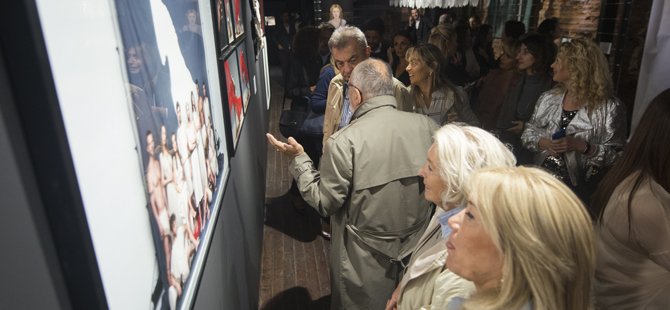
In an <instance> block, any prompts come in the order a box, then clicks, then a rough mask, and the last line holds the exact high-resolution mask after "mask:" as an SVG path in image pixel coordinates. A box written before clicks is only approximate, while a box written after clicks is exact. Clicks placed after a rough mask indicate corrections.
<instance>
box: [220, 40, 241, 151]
mask: <svg viewBox="0 0 670 310" xmlns="http://www.w3.org/2000/svg"><path fill="white" fill-rule="evenodd" d="M237 59H238V58H237V52H235V51H233V52H232V53H230V56H229V57H228V59H227V60H226V61H225V62H224V63H223V67H224V70H225V72H226V91H227V93H228V111H229V112H230V128H231V132H232V136H233V141H232V143H233V147H237V141H238V140H239V138H240V131H241V130H242V124H243V123H244V112H245V110H244V107H243V105H242V90H241V89H240V76H239V71H238V67H239V65H238V61H237Z"/></svg>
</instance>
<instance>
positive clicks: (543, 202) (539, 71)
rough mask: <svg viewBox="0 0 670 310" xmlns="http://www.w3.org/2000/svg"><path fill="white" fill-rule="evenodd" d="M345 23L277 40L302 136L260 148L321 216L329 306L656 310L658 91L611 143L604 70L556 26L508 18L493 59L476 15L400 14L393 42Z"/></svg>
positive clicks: (663, 139)
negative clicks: (302, 107) (289, 59)
mask: <svg viewBox="0 0 670 310" xmlns="http://www.w3.org/2000/svg"><path fill="white" fill-rule="evenodd" d="M333 11H334V10H333V9H332V8H331V13H332V12H333ZM335 11H336V12H337V13H338V14H341V8H339V7H337V8H335ZM337 16H338V18H339V15H337ZM336 22H337V21H336ZM344 23H345V22H344V20H343V19H341V18H340V20H339V23H337V25H334V24H333V21H331V22H329V23H324V24H323V25H320V26H319V27H316V28H315V27H303V28H301V29H298V31H297V34H296V35H295V37H294V39H293V41H292V46H293V47H294V48H295V49H294V51H293V54H294V56H295V58H294V59H295V62H294V63H293V64H291V65H290V66H287V68H288V69H287V72H285V78H286V79H287V81H291V82H290V83H287V84H286V85H287V89H286V92H285V94H286V95H287V96H292V97H291V98H293V99H298V98H304V100H306V101H307V102H308V104H307V110H308V113H309V114H310V117H309V118H308V121H306V123H305V124H307V125H303V132H308V131H309V132H310V133H311V134H310V135H307V134H306V135H301V136H298V137H289V138H288V143H283V142H280V141H278V140H277V139H275V137H273V136H272V135H270V134H268V139H269V141H270V143H271V145H272V146H273V147H274V148H276V150H277V151H278V152H281V153H282V154H284V155H286V156H287V157H289V158H290V159H291V162H290V166H289V172H290V173H291V175H292V176H293V179H294V185H293V189H292V191H291V192H292V193H293V195H294V196H296V198H300V199H294V200H293V202H294V206H295V207H296V208H297V209H301V208H304V207H303V206H302V205H300V203H298V200H302V201H303V202H304V204H306V205H309V206H311V207H312V208H314V209H315V210H316V211H317V212H318V213H319V214H320V215H321V216H323V217H324V219H326V218H327V217H330V224H332V226H331V227H332V231H326V230H327V229H328V228H331V227H327V226H329V225H325V224H324V226H323V228H324V234H325V235H327V236H328V237H330V238H332V239H331V249H330V255H331V257H330V269H331V297H332V307H331V308H332V309H379V308H383V307H385V308H386V309H387V310H393V309H592V308H594V307H597V308H602V309H614V308H616V309H642V308H650V309H651V308H658V309H660V308H667V307H668V305H670V193H669V192H670V179H669V178H668V176H670V151H669V150H668V148H667V145H668V143H670V127H669V126H670V124H669V123H668V122H667V120H668V119H670V104H669V102H670V90H667V91H665V92H663V93H661V94H660V95H659V96H658V97H657V98H656V99H654V101H653V102H651V104H650V106H649V108H648V110H647V112H646V113H645V114H644V116H643V117H642V120H641V121H640V124H641V125H640V127H639V128H638V129H637V130H636V131H635V133H634V135H633V136H632V138H631V140H630V141H629V142H628V146H627V142H626V136H627V128H626V115H625V113H626V108H625V106H624V104H623V103H622V102H621V101H620V100H619V99H617V98H616V97H615V95H614V91H613V88H612V80H611V78H610V73H609V69H608V64H607V61H606V59H605V56H604V55H603V54H602V52H601V51H600V49H599V47H598V46H597V45H596V44H595V43H594V42H592V41H590V40H586V39H572V40H565V42H562V43H560V45H557V44H556V41H557V40H559V39H560V38H561V37H562V32H561V29H560V27H559V26H560V24H559V23H558V20H557V19H547V20H545V21H544V22H543V23H542V24H540V25H539V27H538V32H530V33H525V32H526V27H525V25H524V24H523V23H521V22H518V21H508V22H506V23H505V28H504V29H503V31H502V42H501V43H502V54H501V55H500V56H499V57H497V58H496V56H495V55H494V52H493V49H492V41H493V28H492V27H491V26H490V25H486V24H482V22H481V20H480V18H479V17H477V16H474V17H472V18H470V19H469V20H464V21H462V22H457V23H456V25H454V24H453V23H452V22H451V20H450V18H449V16H442V17H440V20H439V24H438V25H437V26H433V25H432V23H431V21H430V20H429V19H428V18H426V17H424V16H421V15H420V14H419V11H418V10H412V12H411V17H410V21H409V23H408V26H407V29H405V30H403V31H400V32H398V33H396V34H395V35H394V36H393V37H392V38H393V40H392V42H391V43H392V44H391V45H386V44H385V43H384V42H381V41H380V39H379V38H380V37H381V36H382V34H383V32H384V27H383V22H381V20H379V19H378V18H373V19H370V20H368V21H366V22H365V23H363V24H362V25H360V28H359V27H354V26H343V25H342V24H344ZM288 31H289V30H287V32H288ZM326 47H327V49H326ZM384 49H386V51H384ZM307 127H309V128H307ZM306 128H307V129H309V130H306ZM315 128H316V129H315ZM663 128H666V129H663ZM315 131H316V132H317V134H316V135H315V134H314V132H315ZM319 133H320V134H319ZM605 175H607V178H605ZM601 180H602V182H601ZM324 223H326V221H324Z"/></svg>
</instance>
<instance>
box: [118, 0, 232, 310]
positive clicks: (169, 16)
mask: <svg viewBox="0 0 670 310" xmlns="http://www.w3.org/2000/svg"><path fill="white" fill-rule="evenodd" d="M116 3H117V9H118V12H119V24H120V28H121V34H122V39H123V41H124V42H123V43H124V49H125V56H126V68H127V74H128V82H129V84H128V90H129V98H130V101H131V102H132V113H133V117H134V120H135V124H136V129H137V135H138V143H139V146H138V148H137V149H138V153H139V156H140V158H141V162H142V169H143V171H142V174H143V177H144V178H145V186H146V192H147V200H148V203H147V208H148V211H149V221H150V224H151V228H152V234H153V239H154V243H155V247H156V256H157V264H158V271H159V275H157V283H156V289H155V290H154V291H155V292H160V293H154V294H153V295H152V296H151V299H152V303H153V308H155V309H177V308H181V304H182V302H183V297H184V292H185V291H186V290H187V287H188V285H189V283H190V282H189V279H190V278H192V277H190V276H191V275H192V274H193V273H194V264H195V261H196V260H197V257H198V253H200V252H201V250H202V249H203V246H202V245H201V244H202V241H203V239H205V236H206V235H207V234H208V231H210V230H211V229H209V228H210V226H211V225H210V223H211V221H212V219H213V215H215V214H217V212H216V210H215V209H216V208H218V205H217V204H216V202H215V200H216V199H215V198H216V197H217V194H218V193H219V192H220V191H222V190H223V189H222V188H221V185H222V184H223V181H225V180H223V179H224V178H225V174H224V173H223V171H224V169H225V167H224V166H225V165H227V162H226V161H227V154H226V152H227V146H226V142H225V141H226V139H225V127H224V122H223V110H222V109H223V107H222V106H221V104H220V102H221V98H216V97H220V95H219V93H218V91H215V92H214V96H216V97H213V96H212V92H211V89H210V88H209V86H210V84H209V82H210V81H211V83H212V84H213V85H219V81H218V78H217V77H216V75H214V76H212V77H210V76H208V74H207V70H206V68H207V64H206V59H205V53H204V50H205V47H204V42H203V33H202V26H201V25H200V14H199V8H198V3H197V2H180V3H178V2H167V3H166V2H163V1H161V0H120V1H117V2H116ZM210 40H211V39H210ZM212 46H213V43H212ZM211 64H216V59H212V60H211V61H210V62H209V65H211ZM216 73H217V72H216V70H215V72H214V74H216ZM215 87H216V86H215ZM216 102H219V104H218V106H217V104H216Z"/></svg>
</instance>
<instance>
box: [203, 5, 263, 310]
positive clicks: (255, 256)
mask: <svg viewBox="0 0 670 310" xmlns="http://www.w3.org/2000/svg"><path fill="white" fill-rule="evenodd" d="M241 2H242V7H243V8H244V11H243V12H244V14H245V16H244V20H245V21H250V20H251V11H250V10H249V6H248V2H247V1H244V0H241ZM248 24H249V23H246V25H248ZM244 36H246V41H245V42H246V44H245V47H246V51H244V54H245V57H246V59H247V66H248V69H249V87H250V90H251V100H250V102H249V108H248V110H247V115H246V117H245V120H244V125H243V127H242V133H241V135H240V140H239V144H238V145H237V151H236V153H235V157H233V158H231V161H230V165H231V169H230V178H229V179H228V185H227V187H226V191H225V193H224V197H223V205H222V207H221V208H222V209H221V214H220V215H219V219H218V221H217V223H216V231H214V236H213V238H212V245H211V248H210V252H209V255H208V256H207V263H206V265H205V270H204V271H203V276H202V280H201V282H200V287H199V289H198V294H197V296H196V301H195V306H194V308H193V309H195V310H209V309H257V308H258V291H259V285H260V272H261V256H262V247H263V217H264V213H263V212H264V208H265V169H266V164H267V145H268V142H267V138H266V137H265V133H266V132H268V124H269V113H268V112H269V111H268V110H267V109H266V106H267V102H266V100H265V87H266V86H267V87H270V85H264V82H263V81H265V77H264V76H263V75H262V69H261V68H260V67H259V65H260V62H257V61H256V59H255V56H254V49H253V44H252V41H251V29H250V28H246V29H245V34H244ZM254 81H255V82H254ZM254 84H255V85H254Z"/></svg>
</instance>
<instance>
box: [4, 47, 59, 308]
mask: <svg viewBox="0 0 670 310" xmlns="http://www.w3.org/2000/svg"><path fill="white" fill-rule="evenodd" d="M4 63H5V60H4V57H3V56H2V54H1V53H0V102H1V103H2V104H0V170H1V171H2V174H0V214H2V216H0V236H2V237H0V249H2V251H1V252H2V253H1V254H0V275H2V276H1V277H0V308H2V309H55V310H60V309H63V307H61V304H60V301H59V300H58V295H59V293H62V291H60V292H57V290H58V287H63V281H62V278H60V276H59V275H60V274H59V271H58V270H50V269H49V265H50V263H53V261H54V257H55V254H54V253H53V251H49V250H48V249H49V248H51V244H45V240H43V239H42V240H40V239H41V237H42V238H43V237H45V235H47V237H48V232H45V231H44V228H43V227H38V225H37V223H44V218H43V216H44V214H41V213H40V212H35V211H38V210H35V209H33V208H32V207H35V205H33V206H32V207H31V203H30V202H31V201H30V199H29V196H28V195H29V193H31V192H33V193H34V192H35V191H36V188H35V187H34V186H33V187H31V186H30V185H27V184H31V182H30V180H26V179H25V174H26V171H24V169H26V167H27V166H29V165H26V162H25V159H24V160H23V161H21V158H17V156H16V154H21V153H22V152H24V151H25V149H23V148H22V149H20V150H19V149H17V148H21V147H20V146H17V145H12V142H11V141H10V137H14V138H17V137H19V136H20V135H21V134H20V132H21V131H20V128H17V127H16V126H10V124H8V123H7V122H5V119H16V118H17V117H16V113H15V112H13V111H11V109H8V107H10V106H12V105H14V101H13V98H12V95H11V93H12V92H11V88H10V87H9V81H8V79H7V73H6V70H5V66H4ZM22 172H23V173H22ZM28 187H30V188H28ZM32 202H33V203H36V201H35V199H32ZM37 204H39V202H37ZM40 228H41V230H40ZM41 241H42V242H41ZM46 242H48V241H46ZM45 248H46V249H45ZM65 307H67V305H66V306H65Z"/></svg>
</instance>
